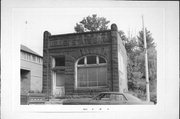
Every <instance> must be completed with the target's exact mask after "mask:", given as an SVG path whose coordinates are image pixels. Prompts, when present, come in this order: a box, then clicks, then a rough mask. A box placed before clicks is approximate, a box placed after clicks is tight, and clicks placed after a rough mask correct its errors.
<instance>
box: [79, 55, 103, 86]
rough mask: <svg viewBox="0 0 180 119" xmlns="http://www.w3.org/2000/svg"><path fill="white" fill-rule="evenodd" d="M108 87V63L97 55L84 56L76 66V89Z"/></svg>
mask: <svg viewBox="0 0 180 119" xmlns="http://www.w3.org/2000/svg"><path fill="white" fill-rule="evenodd" d="M106 85H107V61H106V59H105V58H104V57H101V56H97V55H90V56H84V57H82V58H80V59H78V61H77V64H76V88H98V87H104V86H106Z"/></svg>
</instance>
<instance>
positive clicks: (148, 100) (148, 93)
mask: <svg viewBox="0 0 180 119" xmlns="http://www.w3.org/2000/svg"><path fill="white" fill-rule="evenodd" d="M142 25H143V33H144V34H143V37H144V38H143V39H144V51H145V69H146V101H147V102H150V92H149V73H148V57H147V43H146V31H145V27H144V18H143V15H142Z"/></svg>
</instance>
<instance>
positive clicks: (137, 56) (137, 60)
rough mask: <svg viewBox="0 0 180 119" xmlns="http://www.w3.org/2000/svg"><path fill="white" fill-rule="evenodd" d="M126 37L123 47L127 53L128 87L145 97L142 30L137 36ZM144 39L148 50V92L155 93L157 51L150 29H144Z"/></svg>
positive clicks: (154, 96) (153, 96)
mask: <svg viewBox="0 0 180 119" xmlns="http://www.w3.org/2000/svg"><path fill="white" fill-rule="evenodd" d="M124 39H126V43H125V48H126V51H127V55H128V66H127V72H128V73H127V77H128V88H129V90H130V91H133V92H135V93H136V94H138V96H139V97H140V98H142V99H145V98H146V96H145V93H146V80H145V77H146V76H145V58H144V53H145V52H144V50H145V49H144V41H143V31H140V32H139V35H138V36H137V37H133V38H132V39H127V38H124ZM146 41H147V52H148V69H149V81H150V94H156V82H157V81H156V79H157V51H156V47H155V43H154V39H153V38H152V34H151V33H150V31H148V30H147V29H146ZM153 98H154V100H156V95H151V99H152V100H153Z"/></svg>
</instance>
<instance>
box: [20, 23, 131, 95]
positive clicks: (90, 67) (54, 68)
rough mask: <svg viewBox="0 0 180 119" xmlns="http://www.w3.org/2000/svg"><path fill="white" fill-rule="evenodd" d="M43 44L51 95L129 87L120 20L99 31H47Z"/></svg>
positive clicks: (45, 77) (46, 83)
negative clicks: (56, 32) (54, 33)
mask: <svg viewBox="0 0 180 119" xmlns="http://www.w3.org/2000/svg"><path fill="white" fill-rule="evenodd" d="M43 45H44V46H43V93H46V94H47V97H63V96H69V95H70V96H72V95H93V94H96V93H98V92H102V91H119V92H124V91H127V89H128V88H127V69H126V65H127V62H126V61H127V56H126V50H125V47H124V45H123V43H122V40H121V38H120V36H119V34H118V29H117V26H116V24H112V25H111V29H110V30H105V31H97V32H84V33H71V34H60V35H51V34H50V33H49V32H48V31H45V32H44V43H43ZM28 72H29V70H28V71H27V70H26V71H24V73H28ZM33 85H34V86H32V88H34V87H36V86H35V85H36V84H33Z"/></svg>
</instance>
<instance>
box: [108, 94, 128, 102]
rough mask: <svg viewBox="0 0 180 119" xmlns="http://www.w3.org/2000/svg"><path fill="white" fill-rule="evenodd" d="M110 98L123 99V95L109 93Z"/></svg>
mask: <svg viewBox="0 0 180 119" xmlns="http://www.w3.org/2000/svg"><path fill="white" fill-rule="evenodd" d="M110 100H111V101H125V100H126V99H125V97H124V96H123V95H120V94H111V95H110Z"/></svg>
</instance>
